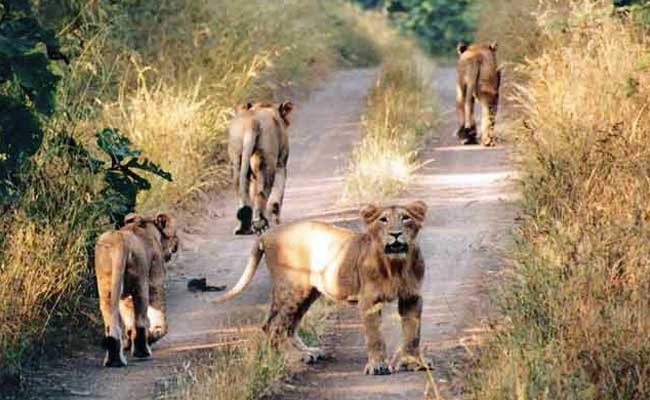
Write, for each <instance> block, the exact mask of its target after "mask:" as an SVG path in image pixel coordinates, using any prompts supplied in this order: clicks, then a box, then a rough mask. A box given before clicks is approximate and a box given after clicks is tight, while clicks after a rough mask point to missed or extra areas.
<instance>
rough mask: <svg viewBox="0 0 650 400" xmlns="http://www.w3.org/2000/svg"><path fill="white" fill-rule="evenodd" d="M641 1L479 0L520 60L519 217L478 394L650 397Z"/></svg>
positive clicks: (648, 81) (649, 232) (516, 130)
mask: <svg viewBox="0 0 650 400" xmlns="http://www.w3.org/2000/svg"><path fill="white" fill-rule="evenodd" d="M617 3H621V2H617ZM625 3H628V4H627V5H632V6H634V4H632V3H637V2H625ZM638 3H640V4H636V7H633V8H615V7H614V5H613V4H612V3H611V2H609V1H591V0H575V1H571V2H564V1H562V2H559V1H558V2H548V1H544V2H542V1H540V2H537V1H522V2H513V1H506V0H487V1H484V2H483V5H482V8H481V10H482V12H481V13H480V14H479V15H480V18H481V20H480V21H479V24H478V25H479V27H481V28H479V38H481V39H485V40H488V39H493V38H494V37H495V36H496V37H497V38H498V39H500V40H501V45H500V47H499V49H500V50H499V51H500V52H501V51H503V52H504V54H507V59H508V60H510V61H513V62H515V63H516V64H514V65H513V71H515V72H516V75H515V77H516V78H517V81H516V82H515V84H514V85H511V86H510V87H511V92H510V94H511V95H510V102H511V104H510V106H512V107H514V109H516V110H517V115H513V114H514V113H512V112H511V113H510V116H511V117H514V118H516V121H515V123H513V124H511V129H510V132H508V134H509V135H510V136H511V137H513V138H514V139H515V140H516V142H517V153H516V154H517V160H518V166H519V170H520V190H521V194H522V199H521V212H522V220H521V222H520V225H519V228H518V231H517V232H516V235H515V239H516V243H515V246H514V249H513V252H512V266H511V267H509V268H507V270H506V271H505V272H506V274H505V276H506V280H505V282H503V283H500V288H499V289H498V303H499V305H500V309H501V313H502V318H501V319H500V322H499V323H498V324H496V325H497V329H496V332H495V336H494V338H493V339H492V340H491V341H490V343H488V344H487V346H486V347H485V348H484V349H483V351H482V356H481V358H480V360H479V361H478V366H477V367H478V372H477V374H476V376H475V377H474V382H473V385H472V387H471V392H472V396H473V397H474V398H478V399H505V398H517V399H595V398H597V399H645V398H649V397H650V370H649V369H648V360H649V355H650V345H649V342H648V340H647V338H648V336H649V335H650V316H649V315H648V313H649V311H648V310H649V309H648V304H649V302H650V290H648V288H649V287H650V259H649V258H648V254H650V244H649V243H650V242H649V241H648V238H649V237H650V203H648V201H647V199H648V198H649V197H650V181H649V180H648V177H649V176H650V169H649V166H650V144H649V143H650V142H649V141H648V138H650V127H649V126H648V123H647V122H648V120H649V118H650V110H648V104H647V100H648V98H649V97H650V89H649V88H650V60H649V58H648V53H649V50H650V47H649V44H648V41H647V34H648V30H647V29H648V28H647V25H644V22H645V21H646V18H647V14H645V13H644V10H647V6H644V5H643V4H642V2H638ZM617 5H624V4H617ZM522 16H523V17H522ZM502 49H503V50H502ZM524 56H527V57H526V58H524ZM510 79H512V76H511V78H510Z"/></svg>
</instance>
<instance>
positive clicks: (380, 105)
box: [343, 13, 438, 202]
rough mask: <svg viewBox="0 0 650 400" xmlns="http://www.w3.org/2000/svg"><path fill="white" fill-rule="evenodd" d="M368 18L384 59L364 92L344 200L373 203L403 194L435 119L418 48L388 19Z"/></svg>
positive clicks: (431, 94) (434, 108)
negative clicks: (360, 137)
mask: <svg viewBox="0 0 650 400" xmlns="http://www.w3.org/2000/svg"><path fill="white" fill-rule="evenodd" d="M369 18H370V23H372V24H374V29H375V31H380V32H381V34H379V35H377V37H378V38H379V43H380V45H381V46H382V49H383V53H384V54H385V58H384V64H383V66H382V68H381V71H380V73H379V75H378V77H377V80H376V82H375V85H374V87H373V88H372V89H371V91H370V93H369V94H368V100H367V109H366V112H365V114H364V115H363V126H364V130H365V135H364V138H363V140H362V141H361V142H360V143H359V144H358V145H357V146H355V148H354V150H353V152H352V157H351V160H350V165H349V170H348V174H347V177H346V182H345V189H344V194H343V200H344V201H356V202H363V201H377V200H381V199H386V198H390V197H394V196H395V195H396V194H398V193H399V192H400V191H401V190H403V189H404V187H405V186H406V185H407V184H408V182H409V180H410V178H411V176H412V174H413V173H414V172H415V169H416V166H417V155H418V149H419V147H420V145H421V144H422V143H423V142H424V140H425V139H426V136H427V135H428V134H430V133H431V130H432V129H433V127H434V125H435V123H436V120H437V117H438V114H437V113H438V110H437V108H436V104H435V100H434V97H433V92H432V91H431V88H430V87H429V85H428V83H427V82H426V79H427V78H426V77H425V76H423V75H422V73H421V69H420V65H419V63H418V61H419V60H421V58H420V57H419V53H418V49H417V47H416V46H414V45H413V43H411V42H410V41H409V40H408V39H406V38H403V37H400V36H398V34H397V33H396V32H394V31H393V28H392V27H390V26H388V25H386V21H384V20H378V19H377V16H376V15H375V16H373V14H372V13H370V17H369Z"/></svg>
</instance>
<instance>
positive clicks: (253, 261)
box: [213, 238, 264, 303]
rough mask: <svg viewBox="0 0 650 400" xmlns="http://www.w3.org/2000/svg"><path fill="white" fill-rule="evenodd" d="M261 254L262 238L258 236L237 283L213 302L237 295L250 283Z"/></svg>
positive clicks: (262, 252) (262, 247)
mask: <svg viewBox="0 0 650 400" xmlns="http://www.w3.org/2000/svg"><path fill="white" fill-rule="evenodd" d="M263 255H264V246H263V243H262V240H260V238H258V239H257V240H256V241H255V246H254V247H253V250H252V251H251V255H250V256H249V257H248V263H247V264H246V269H245V270H244V273H243V274H242V276H241V278H239V281H238V282H237V284H236V285H235V286H233V287H232V289H230V290H229V291H228V292H226V293H224V294H223V295H221V296H219V297H217V298H216V299H214V300H213V301H214V302H215V303H221V302H222V301H225V300H228V299H230V298H231V297H234V296H237V295H238V294H239V293H241V292H243V291H244V289H246V287H247V286H248V284H249V283H251V281H252V280H253V276H255V272H257V267H258V265H259V264H260V261H261V260H262V256H263Z"/></svg>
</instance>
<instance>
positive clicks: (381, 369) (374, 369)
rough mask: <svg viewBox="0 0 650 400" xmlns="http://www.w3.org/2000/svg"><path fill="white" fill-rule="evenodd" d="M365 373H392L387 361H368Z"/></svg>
mask: <svg viewBox="0 0 650 400" xmlns="http://www.w3.org/2000/svg"><path fill="white" fill-rule="evenodd" d="M363 373H364V374H366V375H390V373H391V371H390V368H389V366H388V364H387V363H386V362H385V361H368V364H366V368H364V370H363Z"/></svg>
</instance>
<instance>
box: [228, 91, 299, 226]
mask: <svg viewBox="0 0 650 400" xmlns="http://www.w3.org/2000/svg"><path fill="white" fill-rule="evenodd" d="M292 109H293V104H292V103H291V102H285V103H281V104H279V105H274V104H267V103H247V104H244V105H240V106H237V107H235V116H234V117H233V119H232V121H231V122H230V127H229V130H228V132H229V133H228V135H229V139H228V155H229V157H230V162H231V164H232V180H233V185H234V188H235V192H236V193H237V196H238V198H239V204H238V208H237V219H238V220H239V226H238V227H237V228H236V229H235V234H236V235H249V234H252V233H258V234H259V233H261V232H264V231H265V230H266V229H268V227H269V220H268V217H267V216H268V215H269V214H270V215H271V218H272V222H273V223H274V224H276V225H277V224H279V223H280V211H281V209H282V202H283V199H284V189H285V185H286V181H287V162H288V160H289V138H288V135H287V128H288V127H289V119H288V116H289V114H290V113H291V110H292ZM251 203H252V207H251ZM267 208H268V210H267Z"/></svg>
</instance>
